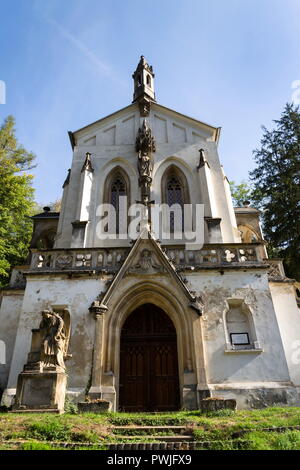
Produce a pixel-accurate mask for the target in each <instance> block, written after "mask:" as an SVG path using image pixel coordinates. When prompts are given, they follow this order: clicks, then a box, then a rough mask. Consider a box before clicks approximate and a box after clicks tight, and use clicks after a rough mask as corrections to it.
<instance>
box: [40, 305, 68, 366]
mask: <svg viewBox="0 0 300 470" xmlns="http://www.w3.org/2000/svg"><path fill="white" fill-rule="evenodd" d="M40 330H41V331H42V334H43V341H42V348H41V362H42V363H43V367H46V368H48V367H49V368H51V369H52V368H55V370H56V371H62V372H63V371H65V363H64V355H65V343H66V335H65V332H64V321H63V319H62V318H61V317H60V316H59V315H58V314H57V313H55V312H53V311H51V310H43V311H42V321H41V323H40Z"/></svg>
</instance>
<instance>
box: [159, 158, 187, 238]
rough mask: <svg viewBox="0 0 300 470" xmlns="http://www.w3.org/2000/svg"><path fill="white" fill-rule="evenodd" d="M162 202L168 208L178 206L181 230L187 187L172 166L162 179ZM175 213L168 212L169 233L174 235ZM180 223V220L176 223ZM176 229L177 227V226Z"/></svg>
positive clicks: (179, 172)
mask: <svg viewBox="0 0 300 470" xmlns="http://www.w3.org/2000/svg"><path fill="white" fill-rule="evenodd" d="M162 200H163V202H164V203H166V204H167V205H168V206H169V207H172V206H173V205H174V204H176V205H177V206H180V208H181V210H179V212H178V214H179V213H180V216H181V226H182V230H183V228H184V204H188V203H189V191H188V186H187V181H186V178H185V176H184V174H183V173H182V172H181V171H180V170H179V168H177V167H176V166H174V165H172V166H171V167H170V168H168V169H167V171H166V172H165V174H164V175H163V178H162ZM175 215H176V214H175V213H174V211H170V215H169V217H170V220H169V223H170V232H171V233H174V229H175V226H176V225H175ZM177 223H178V224H179V223H180V219H179V221H178V222H177ZM177 227H178V225H177Z"/></svg>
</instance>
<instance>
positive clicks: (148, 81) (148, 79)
mask: <svg viewBox="0 0 300 470" xmlns="http://www.w3.org/2000/svg"><path fill="white" fill-rule="evenodd" d="M147 85H148V86H151V77H150V75H147Z"/></svg>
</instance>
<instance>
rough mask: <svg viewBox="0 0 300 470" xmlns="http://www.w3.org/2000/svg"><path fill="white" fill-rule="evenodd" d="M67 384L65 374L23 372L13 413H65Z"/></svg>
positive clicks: (19, 379)
mask: <svg viewBox="0 0 300 470" xmlns="http://www.w3.org/2000/svg"><path fill="white" fill-rule="evenodd" d="M66 383H67V376H66V374H65V373H64V372H36V371H24V372H22V373H21V374H20V375H19V378H18V385H17V394H16V400H15V404H14V405H13V411H17V412H18V413H20V412H22V411H23V412H29V411H32V412H42V411H44V412H48V413H49V412H54V413H63V412H64V403H65V393H66Z"/></svg>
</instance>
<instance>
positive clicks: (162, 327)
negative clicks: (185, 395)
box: [119, 304, 180, 411]
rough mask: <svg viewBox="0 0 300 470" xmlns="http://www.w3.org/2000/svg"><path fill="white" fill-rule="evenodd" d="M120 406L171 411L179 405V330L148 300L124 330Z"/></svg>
mask: <svg viewBox="0 0 300 470" xmlns="http://www.w3.org/2000/svg"><path fill="white" fill-rule="evenodd" d="M119 386H120V395H119V408H120V410H124V411H172V410H177V409H178V408H179V404H180V400H179V380H178V357H177V338H176V330H175V328H174V325H173V323H172V321H171V320H170V318H169V317H168V316H167V315H166V314H165V313H164V312H163V311H162V310H161V309H160V308H158V307H156V306H155V305H152V304H145V305H143V306H141V307H139V308H138V309H136V310H135V311H134V312H133V313H132V314H131V315H130V316H129V317H128V318H127V320H126V321H125V323H124V326H123V328H122V332H121V350H120V385H119Z"/></svg>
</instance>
